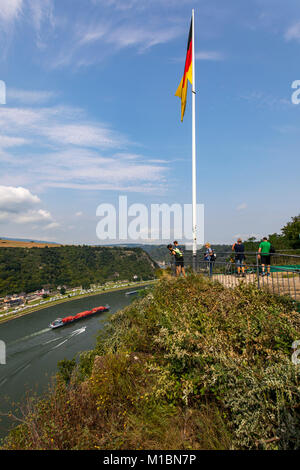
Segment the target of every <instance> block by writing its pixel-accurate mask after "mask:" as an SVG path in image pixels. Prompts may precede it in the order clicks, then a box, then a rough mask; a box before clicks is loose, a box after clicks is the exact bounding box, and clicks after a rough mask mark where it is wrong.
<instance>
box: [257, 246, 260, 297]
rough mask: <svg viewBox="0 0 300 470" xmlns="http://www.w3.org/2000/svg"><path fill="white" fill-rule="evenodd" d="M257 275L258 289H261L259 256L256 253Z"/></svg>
mask: <svg viewBox="0 0 300 470" xmlns="http://www.w3.org/2000/svg"><path fill="white" fill-rule="evenodd" d="M256 273H257V288H258V289H260V282H259V263H258V254H257V253H256Z"/></svg>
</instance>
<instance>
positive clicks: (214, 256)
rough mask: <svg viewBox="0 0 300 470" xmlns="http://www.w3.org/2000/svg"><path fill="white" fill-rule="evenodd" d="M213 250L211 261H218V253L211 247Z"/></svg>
mask: <svg viewBox="0 0 300 470" xmlns="http://www.w3.org/2000/svg"><path fill="white" fill-rule="evenodd" d="M211 251H212V254H211V255H210V261H216V257H217V255H216V253H215V252H214V250H213V249H211Z"/></svg>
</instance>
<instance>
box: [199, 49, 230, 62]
mask: <svg viewBox="0 0 300 470" xmlns="http://www.w3.org/2000/svg"><path fill="white" fill-rule="evenodd" d="M195 59H196V60H215V61H219V60H224V59H225V56H224V54H223V53H221V52H218V51H199V52H196V53H195Z"/></svg>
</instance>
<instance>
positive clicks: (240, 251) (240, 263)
mask: <svg viewBox="0 0 300 470" xmlns="http://www.w3.org/2000/svg"><path fill="white" fill-rule="evenodd" d="M232 251H234V252H235V265H236V267H237V275H238V276H240V274H241V270H242V277H246V274H245V245H244V244H243V243H242V240H241V238H238V239H237V242H236V243H234V244H233V245H232Z"/></svg>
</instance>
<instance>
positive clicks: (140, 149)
mask: <svg viewBox="0 0 300 470" xmlns="http://www.w3.org/2000/svg"><path fill="white" fill-rule="evenodd" d="M192 8H195V34H196V37H195V50H196V58H197V60H196V88H197V185H198V191H197V193H198V194H197V199H198V202H199V203H203V204H204V205H205V240H206V241H210V242H214V243H222V242H224V243H231V242H232V241H233V240H234V239H235V238H236V237H237V236H242V237H243V238H247V237H248V236H251V235H255V236H257V237H262V236H264V235H265V234H269V233H273V232H275V231H276V232H279V231H280V228H281V227H282V226H283V225H285V223H286V222H287V221H288V220H289V219H290V218H291V217H292V216H295V215H296V214H298V213H299V180H300V178H299V173H300V172H299V170H300V165H299V157H298V155H299V144H300V105H295V104H293V103H292V102H291V96H292V93H293V90H292V88H291V85H292V83H293V81H294V80H297V79H300V70H299V54H300V11H299V4H298V1H296V0H284V1H283V0H280V1H279V0H248V1H247V2H246V1H241V0H197V1H196V0H193V1H190V0H168V1H165V0H152V1H151V2H149V1H146V0H128V1H126V0H59V1H58V0H0V46H1V47H0V80H3V81H4V82H5V83H6V88H7V97H6V104H5V105H0V126H1V127H0V175H1V178H0V236H11V237H19V238H32V239H33V238H35V239H44V240H49V241H58V242H66V243H100V241H99V240H98V239H97V237H96V225H97V222H98V218H97V217H96V209H97V206H98V205H99V204H101V203H111V204H114V205H116V206H117V203H118V197H119V196H122V195H127V196H128V202H129V204H133V203H144V204H146V205H147V206H149V207H150V204H154V203H155V204H159V203H167V204H173V203H180V204H188V203H190V202H191V194H192V188H191V96H190V92H189V93H188V103H187V110H186V114H185V118H184V121H183V123H181V122H180V100H179V99H178V98H176V97H175V96H174V93H175V91H176V89H177V86H178V84H179V82H180V79H181V76H182V73H183V66H184V60H185V52H186V42H187V36H188V30H189V23H190V18H191V10H192Z"/></svg>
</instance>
